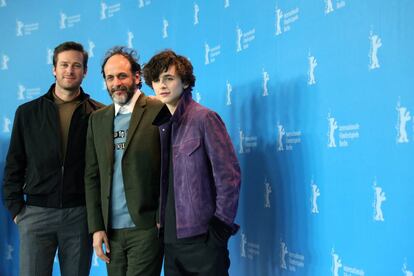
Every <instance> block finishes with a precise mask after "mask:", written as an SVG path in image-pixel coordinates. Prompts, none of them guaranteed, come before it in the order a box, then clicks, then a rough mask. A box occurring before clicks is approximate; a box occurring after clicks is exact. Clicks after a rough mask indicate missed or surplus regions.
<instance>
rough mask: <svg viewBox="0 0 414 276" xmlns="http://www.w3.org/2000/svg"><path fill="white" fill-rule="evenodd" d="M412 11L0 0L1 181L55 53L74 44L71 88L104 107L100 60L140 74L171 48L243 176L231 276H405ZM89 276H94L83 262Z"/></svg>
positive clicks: (413, 138)
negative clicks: (117, 56)
mask: <svg viewBox="0 0 414 276" xmlns="http://www.w3.org/2000/svg"><path fill="white" fill-rule="evenodd" d="M413 12H414V2H413V1H411V0H398V1H386V0H375V1H374V0H365V1H356V0H307V1H305V0H263V1H252V0H238V1H236V0H210V1H201V0H193V1H188V0H187V1H167V0H139V1H126V0H125V1H120V0H117V1H115V0H105V1H81V0H56V1H29V0H20V1H12V0H0V36H1V37H0V41H1V43H0V83H1V91H0V92H1V93H0V105H1V106H0V107H1V108H0V116H1V120H2V121H1V125H0V130H1V133H0V162H1V163H0V172H1V173H0V174H1V175H0V176H1V177H2V174H3V168H4V159H5V155H6V152H7V148H8V144H9V139H10V130H11V127H12V122H13V116H14V112H15V110H16V107H17V106H18V105H20V104H22V103H24V102H27V101H30V100H31V99H33V98H36V97H38V96H40V95H41V94H43V93H44V92H45V91H46V90H47V88H48V87H49V85H50V84H51V83H52V82H53V81H54V78H53V75H52V65H51V52H52V51H53V48H54V47H55V46H56V45H57V44H59V43H61V42H63V41H66V40H76V41H79V42H81V43H83V44H84V45H85V47H86V48H87V49H88V51H89V53H90V57H91V59H90V62H89V71H88V76H87V78H86V79H85V81H84V85H83V87H84V88H85V90H86V91H88V92H89V93H90V94H91V95H92V96H93V97H94V98H96V99H98V100H100V101H102V102H105V103H110V98H109V97H108V95H107V92H106V90H105V88H104V83H103V80H102V76H101V75H100V62H101V59H102V56H103V54H104V53H105V51H106V50H107V49H108V48H109V47H112V46H114V45H127V46H130V47H133V48H135V49H136V50H137V51H138V52H139V54H140V56H141V62H146V61H147V60H148V59H149V58H150V57H151V56H152V55H153V54H155V53H156V52H157V51H159V50H162V49H165V48H172V49H174V50H175V51H177V52H178V53H180V54H183V55H185V56H188V57H189V58H190V59H191V61H192V63H193V65H194V68H195V74H196V76H197V83H196V87H195V90H194V98H195V99H196V100H197V101H199V102H200V103H202V104H204V105H206V106H208V107H210V108H212V109H214V110H215V111H217V112H218V113H219V114H220V115H221V116H222V118H223V120H224V121H225V123H226V125H227V128H228V131H229V133H230V136H231V138H232V140H233V143H234V146H235V148H236V151H237V152H238V157H239V160H240V163H241V167H242V174H243V179H242V192H241V197H240V207H239V212H238V215H237V222H238V223H239V224H240V225H241V228H240V231H239V232H238V234H237V235H236V236H234V237H233V238H232V240H231V242H230V255H231V262H232V266H231V269H230V274H231V275H265V276H266V275H333V276H337V275H407V276H408V275H413V273H412V271H414V238H413V235H412V233H413V231H414V213H413V212H412V209H411V208H410V207H409V206H412V204H411V205H410V203H409V202H410V200H411V199H412V198H413V196H414V188H413V186H411V185H412V184H413V179H414V170H413V169H412V163H411V162H412V160H413V153H414V118H412V115H411V113H412V112H413V110H414V96H413V90H414V78H413V76H414V70H413V68H414V54H413V53H414V32H413V26H414V17H413ZM144 91H146V92H147V94H151V93H152V92H151V89H149V88H148V87H146V86H144ZM410 160H411V161H410ZM195 173H196V172H195ZM410 210H411V211H410ZM0 221H1V224H0V231H1V232H0V259H1V261H0V274H1V275H17V273H18V271H17V270H18V269H17V267H18V238H17V229H16V227H15V225H14V224H13V223H12V222H11V220H10V217H9V214H8V213H7V212H6V210H5V209H4V207H3V206H1V207H0ZM54 274H55V275H59V272H58V269H57V267H56V266H55V272H54ZM91 275H105V266H104V265H103V263H101V262H100V261H97V259H96V256H94V261H93V266H92V270H91Z"/></svg>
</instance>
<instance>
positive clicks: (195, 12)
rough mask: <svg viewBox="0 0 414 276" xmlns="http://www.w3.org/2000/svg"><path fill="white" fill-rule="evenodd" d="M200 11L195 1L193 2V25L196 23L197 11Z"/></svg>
mask: <svg viewBox="0 0 414 276" xmlns="http://www.w3.org/2000/svg"><path fill="white" fill-rule="evenodd" d="M199 12H200V7H199V6H198V5H197V3H194V25H198V23H199V21H198V13H199Z"/></svg>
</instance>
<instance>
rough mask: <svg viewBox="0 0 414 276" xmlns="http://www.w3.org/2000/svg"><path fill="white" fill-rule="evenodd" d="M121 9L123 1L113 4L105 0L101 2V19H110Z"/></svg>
mask: <svg viewBox="0 0 414 276" xmlns="http://www.w3.org/2000/svg"><path fill="white" fill-rule="evenodd" d="M120 10H121V3H116V4H113V5H107V4H106V3H105V2H101V16H100V19H101V20H105V19H108V18H110V17H112V16H114V15H115V13H117V12H119V11H120Z"/></svg>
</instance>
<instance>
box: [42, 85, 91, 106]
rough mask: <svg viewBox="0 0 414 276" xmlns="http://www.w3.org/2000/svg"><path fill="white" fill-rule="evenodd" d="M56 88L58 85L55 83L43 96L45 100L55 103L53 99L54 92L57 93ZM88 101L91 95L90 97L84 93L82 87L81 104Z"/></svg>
mask: <svg viewBox="0 0 414 276" xmlns="http://www.w3.org/2000/svg"><path fill="white" fill-rule="evenodd" d="M55 86H56V84H55V83H54V84H52V85H51V86H50V88H49V90H48V91H47V93H46V94H44V95H43V97H44V98H46V99H48V100H51V101H54V98H53V91H55ZM88 99H89V95H88V94H86V93H85V92H84V91H83V89H82V87H80V94H79V100H80V101H81V102H83V101H84V100H88Z"/></svg>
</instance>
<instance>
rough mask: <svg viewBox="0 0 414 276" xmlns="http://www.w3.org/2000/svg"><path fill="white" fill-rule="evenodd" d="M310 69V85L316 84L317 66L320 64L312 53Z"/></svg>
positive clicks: (309, 59) (309, 57)
mask: <svg viewBox="0 0 414 276" xmlns="http://www.w3.org/2000/svg"><path fill="white" fill-rule="evenodd" d="M308 62H309V70H308V85H314V84H316V80H315V68H316V66H317V65H318V63H317V61H316V58H315V57H314V56H312V55H311V54H310V53H309V55H308Z"/></svg>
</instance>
